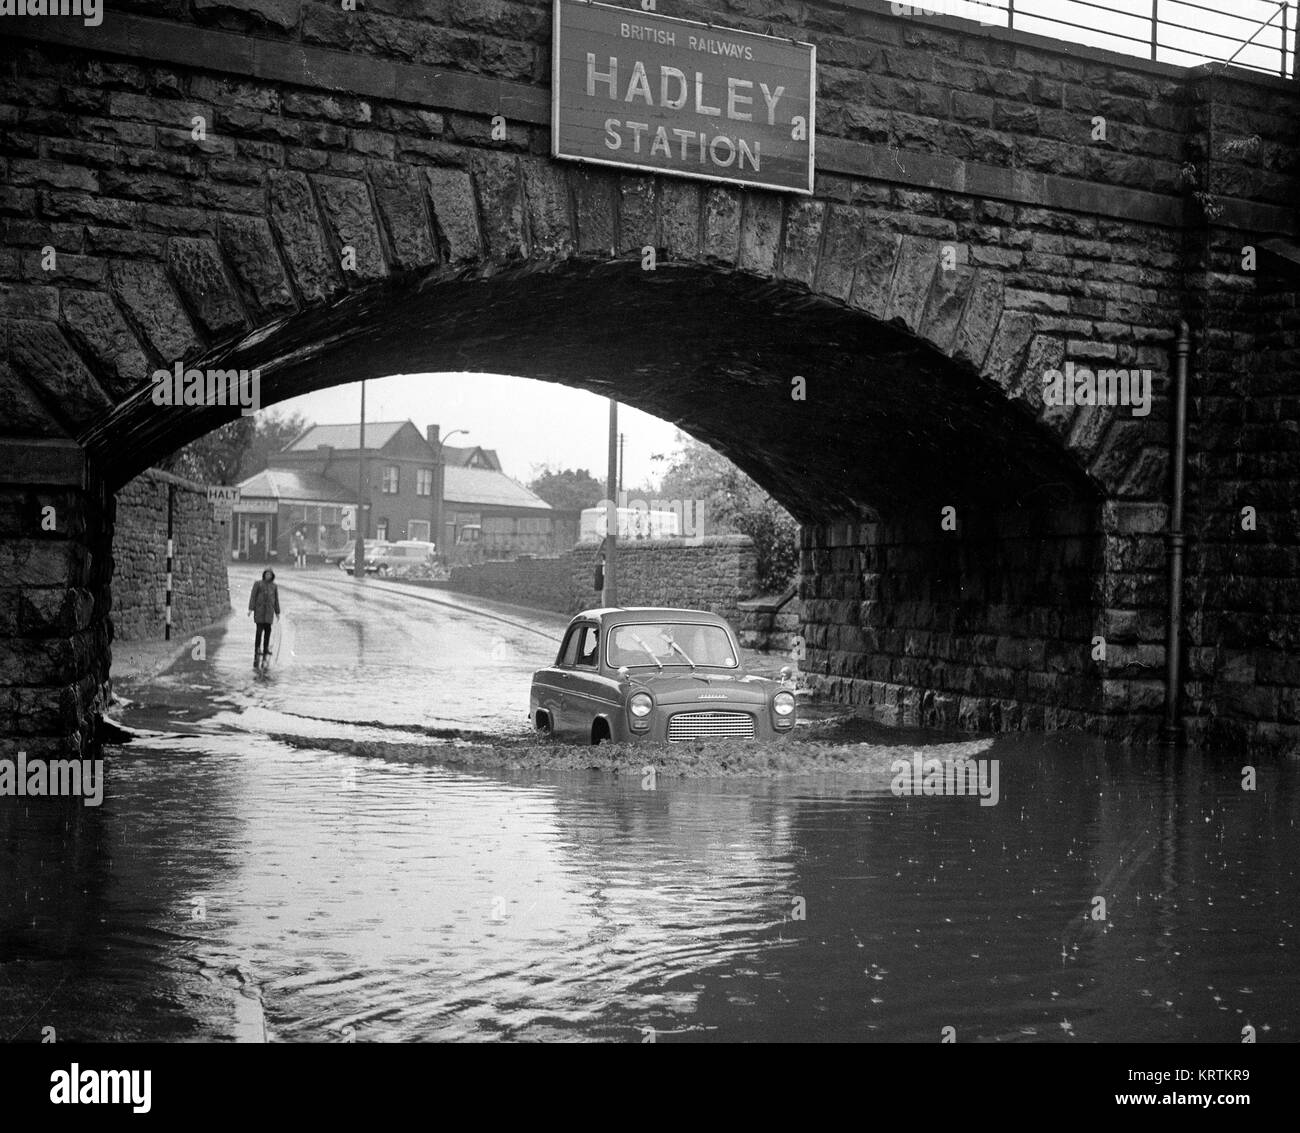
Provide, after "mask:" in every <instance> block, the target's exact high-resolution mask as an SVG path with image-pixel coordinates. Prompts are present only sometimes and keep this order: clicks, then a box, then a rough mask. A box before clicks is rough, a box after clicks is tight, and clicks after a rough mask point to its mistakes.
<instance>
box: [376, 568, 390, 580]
mask: <svg viewBox="0 0 1300 1133" xmlns="http://www.w3.org/2000/svg"><path fill="white" fill-rule="evenodd" d="M377 573H378V575H379V577H380V578H387V577H388V568H387V567H386V566H381V567H380V568H379V570H378V572H377Z"/></svg>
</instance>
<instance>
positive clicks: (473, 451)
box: [442, 445, 501, 472]
mask: <svg viewBox="0 0 1300 1133" xmlns="http://www.w3.org/2000/svg"><path fill="white" fill-rule="evenodd" d="M479 454H482V456H483V458H484V459H485V460H486V461H487V462H488V466H489V467H491V468H495V469H496V470H497V471H498V472H500V471H501V458H500V457H499V456H497V450H496V449H494V448H482V447H480V446H479V445H465V446H464V447H463V448H458V447H457V446H456V445H443V446H442V458H443V460H444V461H446V462H447V467H448V468H452V467H460V468H466V467H468V465H469V462H470V461H471V460H473V459H474V457H475V456H476V455H479Z"/></svg>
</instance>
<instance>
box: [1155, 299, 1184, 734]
mask: <svg viewBox="0 0 1300 1133" xmlns="http://www.w3.org/2000/svg"><path fill="white" fill-rule="evenodd" d="M1190 352H1191V331H1190V329H1189V328H1188V326H1187V320H1186V319H1179V320H1178V339H1177V341H1176V343H1175V345H1174V358H1175V363H1174V419H1173V425H1174V451H1173V466H1172V468H1171V472H1172V475H1171V477H1170V480H1171V485H1172V493H1173V499H1172V500H1171V501H1170V508H1169V530H1168V531H1167V532H1166V533H1165V542H1166V544H1167V547H1168V555H1169V620H1168V623H1167V624H1166V626H1165V722H1164V725H1163V727H1162V728H1161V729H1160V738H1161V739H1162V740H1163V741H1164V742H1165V743H1167V744H1170V745H1180V744H1182V743H1183V742H1184V740H1185V739H1186V736H1185V735H1184V731H1183V723H1182V717H1181V715H1180V713H1179V701H1180V700H1181V697H1182V691H1183V690H1182V680H1183V675H1182V652H1183V551H1184V549H1185V548H1186V546H1187V536H1186V534H1185V533H1184V532H1183V490H1184V477H1185V472H1186V466H1187V356H1188V354H1189V353H1190Z"/></svg>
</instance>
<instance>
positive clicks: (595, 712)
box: [529, 606, 796, 744]
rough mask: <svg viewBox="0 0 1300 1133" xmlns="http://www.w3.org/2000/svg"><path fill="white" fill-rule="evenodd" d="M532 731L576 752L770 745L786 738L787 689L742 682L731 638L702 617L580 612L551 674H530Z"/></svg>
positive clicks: (645, 611) (791, 702)
mask: <svg viewBox="0 0 1300 1133" xmlns="http://www.w3.org/2000/svg"><path fill="white" fill-rule="evenodd" d="M529 716H530V719H531V721H532V725H533V727H534V728H535V729H536V730H537V731H538V732H539V733H542V734H544V735H554V736H557V737H560V738H563V739H571V740H575V741H577V742H581V743H592V744H598V743H601V742H603V741H607V740H608V741H612V742H614V743H626V742H628V741H629V740H637V741H641V740H648V741H650V742H660V743H662V742H668V743H677V742H681V741H686V740H702V739H749V740H752V739H760V740H767V739H775V738H777V737H781V736H787V735H789V734H790V732H791V731H793V730H794V724H795V716H796V709H795V697H794V689H793V687H792V686H791V685H790V684H789V683H788V682H787V681H774V680H769V679H768V678H766V677H758V676H753V675H750V674H747V673H746V672H745V671H744V669H743V668H742V667H741V664H740V649H739V647H738V645H737V644H736V635H735V634H734V633H733V632H732V629H731V626H729V625H728V624H727V622H726V620H725V619H724V618H720V617H718V616H717V615H716V614H710V613H706V612H705V611H703V610H672V609H660V608H656V607H649V606H643V607H632V608H628V609H617V608H616V609H600V610H584V611H583V612H582V613H581V614H578V615H577V616H576V617H574V619H573V620H572V621H571V622H570V623H569V627H568V629H567V630H566V631H565V634H564V639H563V641H562V643H561V645H560V651H559V653H558V655H557V656H556V658H555V664H553V665H551V666H550V667H549V668H546V669H539V670H538V671H537V672H536V673H534V674H533V684H532V691H531V693H530V697H529Z"/></svg>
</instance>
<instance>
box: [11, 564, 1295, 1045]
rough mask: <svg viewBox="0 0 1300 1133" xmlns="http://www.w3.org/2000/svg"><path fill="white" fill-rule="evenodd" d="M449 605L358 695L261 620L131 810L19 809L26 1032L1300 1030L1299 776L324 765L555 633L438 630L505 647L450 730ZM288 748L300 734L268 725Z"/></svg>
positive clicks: (172, 689) (125, 799)
mask: <svg viewBox="0 0 1300 1133" xmlns="http://www.w3.org/2000/svg"><path fill="white" fill-rule="evenodd" d="M336 589H337V588H336ZM324 600H325V599H322V601H324ZM282 601H283V597H282ZM328 601H329V602H330V603H333V604H334V605H335V606H337V605H339V604H340V603H342V602H344V601H345V599H343V598H339V597H338V595H337V594H335V593H333V592H331V594H330V596H329V597H328ZM413 601H414V600H410V601H407V600H405V599H402V598H401V597H395V598H392V599H387V598H385V599H383V602H384V603H391V605H392V606H393V607H394V609H395V611H396V612H390V613H387V614H385V613H383V612H382V611H380V609H379V606H378V604H376V605H375V606H373V607H372V609H371V610H370V611H369V612H368V613H367V615H366V617H365V618H363V619H360V620H361V621H362V622H364V624H365V626H366V630H365V632H366V635H367V641H368V642H369V641H371V640H372V639H374V640H375V641H377V642H383V641H385V640H386V641H387V644H386V645H380V644H375V645H374V648H373V650H372V648H371V645H369V644H368V645H367V648H366V656H367V660H366V662H365V665H367V666H371V667H372V669H373V674H374V675H373V676H372V677H370V678H367V677H366V676H365V675H364V672H363V671H361V670H357V669H354V668H349V667H348V665H347V662H346V661H345V660H343V659H341V658H342V654H341V653H340V655H339V656H335V657H333V658H332V659H331V660H330V661H329V662H328V663H329V664H332V665H338V666H341V667H343V669H344V670H346V674H347V685H348V687H347V688H346V689H344V688H342V687H341V686H340V685H339V684H338V683H337V682H330V681H328V680H326V679H324V678H323V677H322V676H321V674H320V673H319V672H317V671H316V670H315V669H314V668H313V666H312V665H311V664H308V663H306V662H304V663H303V664H302V665H301V666H299V667H298V670H295V666H294V665H292V664H287V665H285V666H283V667H282V668H280V669H279V670H278V672H275V673H274V674H273V677H272V679H270V680H267V681H262V680H260V679H259V678H255V677H254V676H253V674H252V667H251V626H247V625H236V626H235V627H234V629H233V630H232V633H231V634H230V635H229V636H230V637H231V638H234V637H236V636H237V637H238V638H239V640H238V643H237V644H232V645H230V646H229V647H228V648H227V647H226V646H224V645H222V643H220V642H214V643H209V646H210V649H209V657H210V658H212V659H213V661H212V664H211V667H210V669H209V670H205V671H204V675H202V677H200V675H198V674H192V675H191V676H190V677H189V678H186V677H184V676H183V674H184V672H185V671H187V670H186V668H185V666H184V665H182V666H181V667H180V669H179V671H180V673H181V674H182V675H181V676H178V675H177V672H175V671H174V672H173V673H171V674H168V675H167V676H165V677H164V678H163V679H162V680H161V681H159V682H157V683H156V685H154V686H152V691H151V692H147V695H146V694H145V693H143V692H142V694H141V695H142V699H141V700H140V701H138V702H137V707H136V708H135V709H133V710H132V711H129V712H126V713H124V720H125V722H127V723H136V724H142V723H145V724H147V725H148V726H150V727H151V729H152V731H151V734H150V735H148V736H146V737H144V738H142V739H141V740H139V741H137V742H136V743H133V744H131V745H129V746H126V747H123V748H120V749H115V750H114V751H112V752H111V753H110V757H111V763H110V766H109V770H108V779H107V791H106V795H105V799H104V802H103V805H102V806H100V807H97V808H95V807H84V806H82V805H81V803H80V802H79V801H78V800H49V799H38V800H24V799H14V798H3V799H0V855H2V857H0V863H2V865H3V868H2V869H0V1038H3V1039H16V1040H20V1041H39V1040H40V1038H41V1037H42V1035H43V1033H44V1030H45V1028H47V1027H53V1028H54V1029H55V1033H56V1036H57V1038H58V1040H59V1041H70V1040H76V1039H93V1040H110V1041H111V1040H123V1039H161V1040H241V1041H263V1040H271V1041H306V1042H346V1041H358V1042H362V1041H419V1040H450V1039H474V1040H486V1039H519V1040H546V1039H552V1040H553V1039H566V1040H597V1041H618V1042H641V1041H647V1040H650V1039H653V1040H654V1041H660V1042H669V1041H709V1040H726V1041H762V1040H783V1041H799V1040H867V1041H918V1042H937V1041H939V1038H940V1036H941V1033H942V1032H943V1029H944V1028H946V1027H952V1028H954V1029H955V1034H956V1039H957V1041H959V1042H963V1041H966V1042H969V1041H1000V1042H1044V1041H1047V1042H1096V1041H1104V1042H1111V1041H1122V1040H1132V1041H1144V1042H1155V1041H1170V1040H1177V1041H1200V1042H1230V1043H1232V1042H1240V1041H1241V1037H1242V1029H1243V1028H1244V1027H1247V1026H1249V1027H1252V1028H1254V1030H1255V1032H1256V1034H1257V1037H1258V1040H1259V1041H1260V1042H1280V1041H1290V1042H1294V1041H1296V1040H1297V1039H1298V1038H1300V971H1298V970H1297V963H1296V959H1297V956H1298V955H1300V931H1298V930H1297V923H1296V922H1297V917H1300V876H1298V869H1300V867H1298V866H1297V862H1298V861H1300V854H1297V849H1298V848H1300V838H1298V837H1297V825H1296V824H1297V816H1298V814H1300V804H1298V802H1297V799H1298V797H1300V796H1298V794H1297V765H1296V764H1295V763H1294V762H1292V763H1287V764H1275V765H1261V766H1260V767H1259V768H1258V772H1257V783H1256V789H1255V790H1254V791H1247V790H1243V789H1242V780H1241V775H1240V764H1241V761H1240V760H1239V759H1229V758H1224V759H1221V760H1213V759H1209V758H1188V757H1177V756H1168V755H1162V754H1159V753H1157V754H1151V755H1137V754H1128V753H1124V752H1121V751H1115V750H1107V749H1105V748H1104V747H1102V746H1101V745H1100V744H1098V743H1095V742H1092V741H1088V740H1078V739H1074V740H1064V739H1053V738H1046V739H1045V738H1041V737H1040V738H1036V739H1034V738H1023V737H1021V738H1015V739H1010V740H1000V741H998V742H996V743H993V744H992V745H991V746H990V747H989V748H988V749H987V750H985V751H983V752H981V753H980V757H981V758H997V759H999V760H1000V798H999V802H998V805H996V806H989V807H984V806H980V805H979V802H978V800H977V799H975V798H970V797H943V796H936V797H919V798H897V797H895V796H894V795H893V794H892V793H891V791H890V789H889V778H888V776H887V775H886V776H883V777H870V776H841V777H824V776H823V777H818V778H814V777H804V778H790V779H777V780H763V781H747V780H737V779H727V780H699V779H696V780H682V779H666V778H663V777H660V778H659V779H658V780H657V781H656V782H655V783H654V784H653V789H646V783H645V781H644V780H643V778H642V777H641V776H639V775H628V776H612V775H610V774H607V773H595V772H585V771H582V772H574V773H567V774H562V773H556V772H549V773H527V774H525V773H513V774H509V773H505V774H499V775H482V774H468V773H464V772H460V771H454V770H447V769H443V768H440V767H438V766H436V765H423V764H419V763H412V762H409V761H404V762H396V761H389V760H385V759H382V758H373V759H370V758H364V759H363V758H357V757H354V756H344V755H338V754H333V753H331V752H328V751H324V750H314V749H313V748H312V747H311V745H310V742H309V741H310V737H311V736H312V735H313V734H315V733H314V732H313V730H312V729H316V728H319V729H322V730H323V729H324V728H325V722H324V721H326V720H327V719H328V720H330V721H335V722H334V723H332V724H330V725H329V726H330V727H331V728H333V729H334V730H335V731H334V732H333V733H331V734H338V730H339V729H348V728H352V729H354V730H355V731H357V732H358V733H360V732H363V731H364V732H365V733H366V734H383V733H384V731H385V729H392V734H393V735H394V737H396V738H400V739H401V740H402V741H403V742H409V741H410V739H411V736H412V735H413V734H416V733H415V732H414V731H413V729H420V728H424V729H428V731H430V732H435V731H436V728H437V726H438V725H439V724H440V723H450V724H451V726H455V727H463V726H465V725H466V723H467V722H472V721H474V720H477V719H478V717H477V716H476V715H475V712H474V704H475V703H476V702H477V701H478V700H480V699H481V698H482V697H484V696H485V695H486V694H485V692H484V690H485V689H490V688H492V687H496V684H499V683H501V682H504V684H506V685H509V684H510V682H513V681H515V680H516V675H514V674H513V671H510V672H507V673H505V674H501V673H497V674H496V676H495V677H494V676H493V665H498V666H504V667H505V668H506V669H507V670H509V669H510V666H511V665H512V664H514V662H513V661H512V660H511V659H510V657H509V656H507V654H506V652H504V651H503V650H502V649H501V648H499V644H500V638H501V634H502V633H503V632H505V636H506V639H507V640H508V642H510V643H512V644H510V645H509V646H508V649H514V648H516V647H518V649H519V650H520V651H521V653H522V654H527V653H528V652H529V647H528V646H527V645H526V644H525V642H526V639H527V635H528V633H529V632H530V631H528V630H526V629H522V628H518V627H516V630H510V631H502V630H501V629H500V628H499V627H500V626H502V625H504V624H505V623H502V622H497V623H496V628H493V627H492V625H491V624H490V622H491V619H480V620H479V621H478V623H477V624H476V623H475V619H473V618H469V617H468V616H465V615H461V614H455V612H454V611H453V612H451V613H449V614H447V615H446V616H445V618H444V621H446V622H447V624H446V625H442V626H441V627H440V628H438V629H436V630H430V631H429V632H436V633H441V634H444V635H446V634H454V635H456V636H457V638H458V639H459V640H464V639H466V638H467V637H473V636H474V635H486V638H487V640H488V642H489V643H490V644H491V648H496V649H497V654H498V657H497V659H496V660H495V661H493V660H492V659H491V657H490V656H489V658H488V661H487V662H485V663H484V666H483V668H482V669H481V670H479V671H471V672H462V673H460V675H459V676H460V687H461V691H460V692H459V693H457V694H455V695H454V696H452V697H451V698H450V700H448V702H447V703H448V704H449V706H450V707H449V710H448V712H447V714H446V715H445V716H442V715H438V714H437V713H436V712H433V713H432V714H430V710H429V709H428V706H427V705H425V704H420V705H417V704H415V702H414V701H410V700H403V699H402V687H406V686H401V687H398V688H397V690H396V691H393V687H392V686H393V683H394V681H397V680H398V676H397V675H396V674H395V673H394V671H393V668H392V665H391V664H390V661H391V660H392V658H391V657H389V656H388V654H389V652H391V651H392V650H394V649H395V650H399V651H400V650H401V649H409V648H410V647H411V645H412V641H411V639H409V638H408V637H406V636H404V635H403V634H402V633H399V632H398V630H397V627H396V622H397V621H398V620H402V621H405V622H408V623H413V622H414V621H416V620H422V621H428V622H431V623H432V622H433V621H436V620H437V619H438V618H440V617H443V615H439V614H438V613H437V611H436V609H435V608H434V607H433V606H428V607H425V608H421V609H420V610H419V612H418V619H417V618H416V617H415V616H414V615H413V614H412V610H413V609H414V607H413V605H412V603H413ZM296 608H297V609H298V611H299V617H298V618H297V619H296V625H295V630H294V634H295V642H296V645H297V647H298V652H299V655H300V656H301V657H306V656H308V655H309V654H313V655H314V652H318V651H313V650H311V649H309V648H308V646H309V644H310V642H311V641H312V639H313V636H312V635H313V634H314V633H315V632H317V631H316V630H315V629H313V625H314V622H313V615H311V613H310V607H309V603H308V602H307V600H306V599H305V597H304V598H303V599H302V600H301V601H299V603H298V604H297V606H296ZM402 611H405V612H404V613H403V612H402ZM330 618H331V619H333V620H334V621H336V622H337V621H339V619H340V618H341V619H342V620H343V621H344V622H347V621H349V620H350V619H352V620H355V619H353V614H351V613H349V612H348V611H347V610H346V609H345V610H344V611H343V613H342V614H340V613H339V611H338V610H337V609H336V610H334V612H333V613H332V614H331V615H330ZM453 623H454V624H453ZM321 624H322V625H323V624H324V621H323V620H322V623H321ZM521 624H522V623H521ZM449 626H450V627H451V628H449ZM544 629H545V626H542V630H544ZM320 632H322V633H323V632H324V631H323V630H321V631H320ZM338 632H342V631H338ZM349 632H351V631H350V630H349ZM534 636H536V637H537V638H538V642H537V644H536V645H534V646H532V647H531V648H532V649H533V650H534V651H539V652H540V653H541V654H543V655H545V654H547V653H548V652H550V651H553V648H554V646H553V643H548V642H547V641H544V640H542V637H541V632H540V631H539V632H538V633H536V634H534ZM245 638H248V639H249V640H248V641H245V640H244V639H245ZM394 643H396V644H394ZM415 644H416V645H419V644H420V642H419V641H418V640H417V641H416V642H415ZM480 644H481V643H480ZM245 645H247V646H248V648H247V652H248V653H249V657H248V658H247V661H248V673H247V674H246V675H245V674H244V673H243V671H242V667H241V666H240V665H239V664H236V660H235V658H234V653H235V652H237V653H238V658H239V660H240V661H241V662H242V660H244V658H243V654H244V652H245ZM390 647H391V648H390ZM283 648H284V644H283V643H282V652H283ZM490 653H491V649H489V654H490ZM521 659H522V661H524V662H526V664H527V665H531V664H532V663H533V661H534V660H535V658H533V657H531V656H523V657H522V658H521ZM321 663H322V664H324V663H325V662H324V661H322V662H321ZM420 664H424V662H421V663H420ZM427 664H428V665H429V666H434V667H436V666H437V664H441V662H433V661H428V662H427ZM463 664H464V665H466V666H470V665H471V662H470V661H468V660H465V661H463ZM416 667H417V669H418V668H419V667H420V666H419V664H417V666H416ZM296 671H300V675H299V676H295V675H294V674H295V672H296ZM204 680H206V681H207V682H208V684H203V681H204ZM169 681H170V682H171V683H170V684H169ZM371 681H373V683H368V682H371ZM494 682H495V683H494ZM408 683H409V682H408ZM196 687H197V688H198V689H199V692H198V693H197V694H193V689H194V688H196ZM385 687H387V688H388V689H389V691H390V692H391V693H392V697H393V698H395V699H396V701H397V703H398V706H397V707H395V708H392V709H384V708H383V707H382V706H383V705H384V704H385V703H386V702H385V700H384V698H383V689H384V688H385ZM524 687H525V695H526V677H525V685H524ZM186 689H188V690H190V692H191V694H192V695H190V696H189V698H188V699H187V696H186V695H185V690H186ZM167 703H171V704H172V705H173V707H172V708H170V709H166V708H164V705H165V704H167ZM196 704H203V705H207V706H208V707H207V708H206V709H205V710H204V711H202V712H200V711H197V710H196V709H195V705H196ZM509 708H510V713H505V708H504V707H501V711H502V712H503V713H504V714H503V716H502V717H501V718H502V720H509V719H514V720H515V721H517V722H518V723H517V724H516V725H514V726H516V727H519V726H521V725H522V722H521V721H520V717H521V716H522V708H521V707H520V706H519V705H518V704H513V705H510V706H509ZM133 712H134V718H133ZM511 713H513V715H511ZM169 718H171V719H173V720H174V726H168V724H167V721H168V719H169ZM295 720H296V721H297V724H296V725H295V724H293V721H295ZM338 721H354V722H355V723H353V724H341V723H338ZM500 726H501V727H505V725H504V724H502V725H500ZM286 729H294V734H296V735H297V736H298V737H299V740H298V745H290V744H287V743H285V742H282V741H281V740H280V739H273V738H269V735H268V733H271V734H275V735H278V734H281V733H284V732H285V730H286ZM321 734H324V732H323V731H322V733H321ZM912 750H913V749H912V747H911V746H908V747H905V748H901V749H900V755H910V754H911V751H912ZM1098 898H1101V899H1102V900H1103V901H1104V907H1103V906H1101V905H1099V904H1098V901H1097V899H1098ZM1099 914H1100V915H1099Z"/></svg>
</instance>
